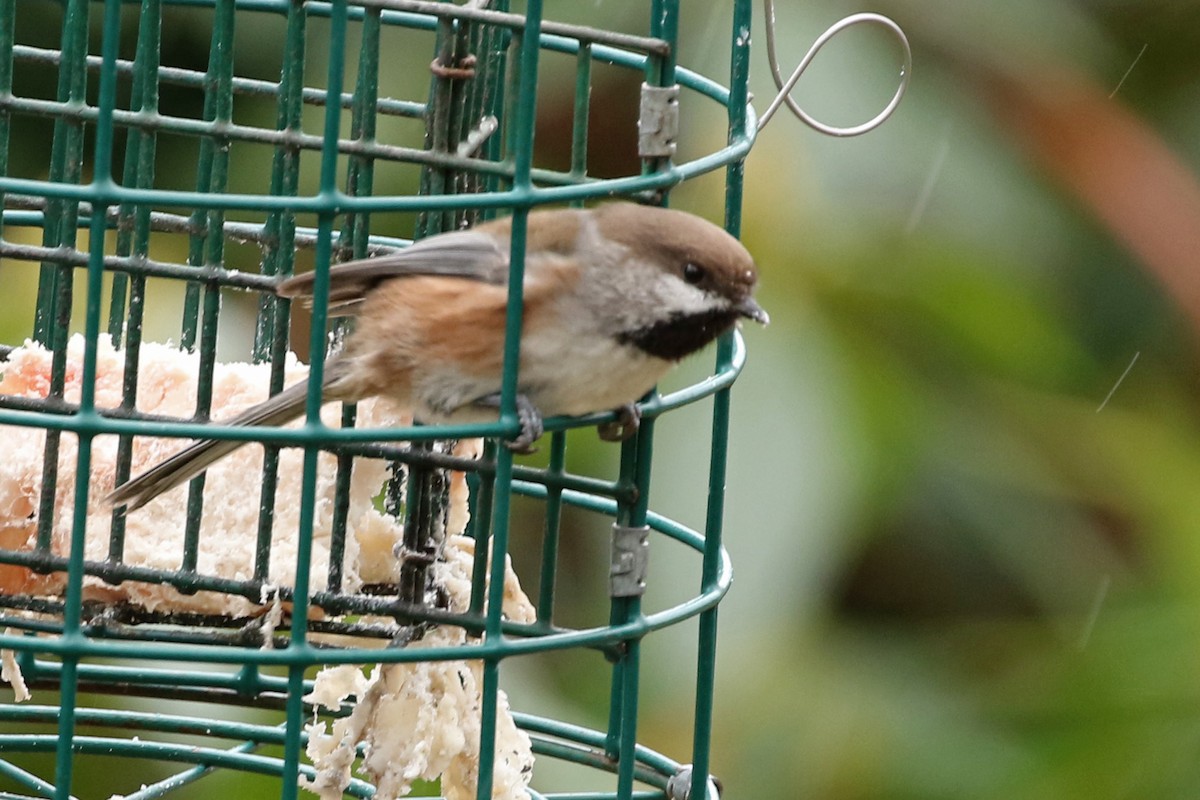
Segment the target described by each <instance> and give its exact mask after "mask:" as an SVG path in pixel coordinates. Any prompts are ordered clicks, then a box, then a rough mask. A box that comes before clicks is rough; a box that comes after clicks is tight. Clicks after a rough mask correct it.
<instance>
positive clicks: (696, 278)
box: [683, 261, 705, 286]
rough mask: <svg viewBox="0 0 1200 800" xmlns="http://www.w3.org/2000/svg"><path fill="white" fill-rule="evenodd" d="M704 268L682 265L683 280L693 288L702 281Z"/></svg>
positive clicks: (697, 265) (696, 265)
mask: <svg viewBox="0 0 1200 800" xmlns="http://www.w3.org/2000/svg"><path fill="white" fill-rule="evenodd" d="M704 275H705V272H704V267H702V266H700V265H699V264H693V263H692V262H690V261H689V262H688V263H686V264H684V265H683V279H684V280H685V281H687V282H688V283H690V284H692V285H693V286H694V285H695V284H697V283H699V282H700V281H702V280H704Z"/></svg>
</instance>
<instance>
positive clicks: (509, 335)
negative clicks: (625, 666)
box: [475, 0, 542, 800]
mask: <svg viewBox="0 0 1200 800" xmlns="http://www.w3.org/2000/svg"><path fill="white" fill-rule="evenodd" d="M525 9H526V10H525V30H524V32H523V34H522V35H521V36H520V37H517V36H514V37H513V41H514V43H518V42H519V46H520V63H519V65H518V66H517V70H516V77H517V79H518V81H517V83H516V87H517V91H516V95H517V99H516V107H515V113H514V115H513V119H512V123H513V127H512V133H513V147H514V149H515V158H514V165H513V167H514V169H513V186H514V187H515V188H516V189H517V190H518V191H525V192H527V191H529V190H530V189H531V188H532V185H533V184H532V177H531V175H530V173H531V171H532V169H533V136H534V127H535V124H536V121H537V75H538V61H539V56H540V55H541V53H540V51H539V49H538V41H539V36H540V31H541V24H542V2H541V0H528V2H527V3H526V6H525ZM512 85H513V84H511V83H510V84H509V86H510V87H511V86H512ZM528 215H529V207H528V206H527V205H525V206H517V207H516V208H514V209H513V223H512V240H511V244H510V251H509V264H510V268H509V280H508V308H507V311H506V315H505V329H504V374H503V377H502V382H501V388H500V417H501V421H502V422H504V423H506V424H508V425H512V426H513V428H514V429H515V427H516V426H517V385H518V380H519V377H518V366H519V361H520V346H521V320H522V314H523V302H522V289H523V286H524V276H525V253H526V242H527V239H526V237H527V225H528ZM511 500H512V451H510V450H509V449H508V448H506V447H502V448H497V458H496V487H495V492H494V498H493V501H492V553H491V581H490V583H489V585H488V605H487V614H488V618H487V628H486V630H485V633H484V643H485V644H494V643H497V641H498V640H500V639H501V630H500V622H501V616H502V613H503V611H502V606H503V602H504V567H505V560H506V558H505V557H506V555H507V552H508V534H509V523H510V514H511ZM499 691H500V662H499V659H497V658H487V659H485V660H484V662H483V697H482V703H481V705H482V709H481V725H480V734H479V736H480V748H479V784H478V786H477V787H476V792H475V796H476V798H477V800H488V799H489V798H491V796H492V779H493V769H494V766H495V759H496V703H497V695H498V694H499Z"/></svg>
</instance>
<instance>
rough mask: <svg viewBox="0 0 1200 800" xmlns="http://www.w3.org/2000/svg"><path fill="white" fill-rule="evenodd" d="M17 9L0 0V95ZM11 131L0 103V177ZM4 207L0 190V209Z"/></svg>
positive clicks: (6, 90) (7, 75)
mask: <svg viewBox="0 0 1200 800" xmlns="http://www.w3.org/2000/svg"><path fill="white" fill-rule="evenodd" d="M16 19H17V10H16V0H0V97H6V96H10V95H11V94H12V80H13V44H14V37H15V35H16V34H15V28H16ZM11 132H12V112H11V111H9V110H8V108H7V106H4V105H0V178H3V177H5V176H6V175H8V143H9V137H10V134H11ZM4 208H6V205H5V197H4V192H3V191H2V190H0V210H2V209H4ZM4 222H5V220H4V214H3V213H2V211H0V239H3V237H4Z"/></svg>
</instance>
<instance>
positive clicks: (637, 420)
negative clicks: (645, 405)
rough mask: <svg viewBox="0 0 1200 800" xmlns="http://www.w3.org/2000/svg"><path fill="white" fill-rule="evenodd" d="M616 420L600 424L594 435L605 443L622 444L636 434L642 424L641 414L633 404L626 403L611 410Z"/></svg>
mask: <svg viewBox="0 0 1200 800" xmlns="http://www.w3.org/2000/svg"><path fill="white" fill-rule="evenodd" d="M613 413H614V414H616V415H617V418H616V419H614V420H613V421H612V422H602V423H600V424H599V425H597V426H596V433H597V434H598V435H599V436H600V438H601V439H603V440H604V441H606V442H623V441H625V440H626V439H628V438H630V437H631V436H633V435H634V434H635V433H637V430H638V427H639V426H640V425H641V424H642V412H641V411H639V410H638V407H637V406H636V405H634V404H633V403H626V404H625V405H623V406H619V407H617V408H614V409H613Z"/></svg>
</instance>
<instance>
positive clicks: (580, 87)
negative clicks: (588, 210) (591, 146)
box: [571, 44, 592, 206]
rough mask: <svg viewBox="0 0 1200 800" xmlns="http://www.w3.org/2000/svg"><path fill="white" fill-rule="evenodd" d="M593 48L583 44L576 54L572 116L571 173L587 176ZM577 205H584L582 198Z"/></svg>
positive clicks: (575, 175) (576, 176)
mask: <svg viewBox="0 0 1200 800" xmlns="http://www.w3.org/2000/svg"><path fill="white" fill-rule="evenodd" d="M591 101H592V48H591V45H588V44H581V45H580V46H579V52H578V53H577V54H576V55H575V107H574V113H573V115H572V118H571V175H572V176H573V177H575V178H577V179H580V180H582V179H583V178H585V177H587V163H588V161H587V145H588V121H589V119H590V116H591V108H592V102H591ZM577 205H580V206H582V205H583V200H582V199H580V200H579V201H578V202H577Z"/></svg>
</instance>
